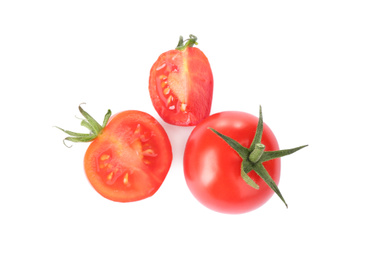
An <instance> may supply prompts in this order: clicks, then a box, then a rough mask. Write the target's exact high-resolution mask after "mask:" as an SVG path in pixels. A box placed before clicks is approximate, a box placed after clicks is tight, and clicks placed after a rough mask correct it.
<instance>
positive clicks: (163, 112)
mask: <svg viewBox="0 0 367 260" xmlns="http://www.w3.org/2000/svg"><path fill="white" fill-rule="evenodd" d="M149 93H150V98H151V100H152V103H153V106H154V108H155V110H156V111H157V113H158V114H159V116H160V117H161V118H162V119H163V120H164V121H165V122H166V123H169V124H173V125H179V126H193V125H197V124H198V123H199V122H200V121H202V120H203V119H204V118H206V117H208V116H209V115H210V110H211V105H212V97H213V73H212V70H211V67H210V64H209V61H208V58H207V57H206V56H205V54H204V53H203V52H202V51H201V50H200V49H198V48H195V47H188V48H186V49H185V50H183V51H181V50H170V51H167V52H165V53H162V54H161V55H160V56H159V57H158V59H157V61H156V62H155V63H154V64H153V66H152V68H151V70H150V77H149Z"/></svg>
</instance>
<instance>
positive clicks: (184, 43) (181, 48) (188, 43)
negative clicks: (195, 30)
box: [176, 34, 198, 51]
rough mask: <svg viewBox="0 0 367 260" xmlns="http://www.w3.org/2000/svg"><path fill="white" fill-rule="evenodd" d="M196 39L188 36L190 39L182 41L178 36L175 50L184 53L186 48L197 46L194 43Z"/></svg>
mask: <svg viewBox="0 0 367 260" xmlns="http://www.w3.org/2000/svg"><path fill="white" fill-rule="evenodd" d="M197 39H198V38H197V37H196V36H195V35H192V34H190V38H189V39H187V40H184V39H183V37H182V36H180V40H179V41H178V44H177V47H176V50H179V51H184V50H185V49H186V48H187V47H192V46H194V45H197V44H198V43H197V42H196V40H197Z"/></svg>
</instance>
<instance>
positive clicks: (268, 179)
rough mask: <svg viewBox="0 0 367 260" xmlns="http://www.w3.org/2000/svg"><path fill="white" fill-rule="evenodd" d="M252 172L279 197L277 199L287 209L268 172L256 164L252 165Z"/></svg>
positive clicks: (259, 164) (262, 166)
mask: <svg viewBox="0 0 367 260" xmlns="http://www.w3.org/2000/svg"><path fill="white" fill-rule="evenodd" d="M254 171H255V172H256V173H257V174H258V175H259V176H260V177H261V178H262V179H263V180H264V181H265V182H266V184H267V185H268V186H269V187H270V188H271V189H272V190H273V191H274V192H275V193H276V194H277V195H278V196H279V198H280V199H281V200H282V201H283V202H284V204H285V206H286V207H287V208H288V205H287V203H286V202H285V200H284V198H283V195H282V193H280V190H279V188H278V186H277V184H276V183H275V181H274V180H273V179H272V178H271V176H270V175H269V173H268V171H267V170H266V169H265V167H264V165H262V164H261V163H257V164H255V165H254Z"/></svg>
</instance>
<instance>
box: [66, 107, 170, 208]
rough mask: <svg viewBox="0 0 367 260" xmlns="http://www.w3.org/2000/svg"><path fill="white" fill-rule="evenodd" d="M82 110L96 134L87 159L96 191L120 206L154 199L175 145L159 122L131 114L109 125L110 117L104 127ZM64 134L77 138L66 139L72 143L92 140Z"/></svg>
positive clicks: (82, 135)
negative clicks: (172, 145)
mask: <svg viewBox="0 0 367 260" xmlns="http://www.w3.org/2000/svg"><path fill="white" fill-rule="evenodd" d="M79 108H80V107H79ZM80 110H81V112H82V114H83V115H84V116H85V117H86V118H87V120H88V121H85V120H83V122H84V126H87V127H88V128H89V129H90V130H91V131H92V134H91V135H89V136H92V137H93V136H94V137H93V138H92V140H93V142H92V143H91V144H90V146H89V147H88V149H87V151H86V153H85V157H84V169H85V173H86V175H87V177H88V180H89V182H90V183H91V184H92V186H93V187H94V189H95V190H96V191H97V192H98V193H100V194H101V195H102V196H103V197H105V198H107V199H110V200H113V201H118V202H130V201H137V200H141V199H145V198H147V197H150V196H152V195H153V194H154V193H155V192H156V191H157V190H158V189H159V187H160V186H161V184H162V183H163V181H164V179H165V177H166V175H167V173H168V170H169V168H170V166H171V162H172V148H171V143H170V141H169V139H168V136H167V134H166V132H165V130H164V129H163V127H162V126H161V125H160V124H159V122H158V121H157V120H156V119H155V118H153V117H152V116H150V115H149V114H147V113H145V112H141V111H136V110H130V111H124V112H121V113H119V114H117V115H115V116H114V117H113V118H112V119H111V120H110V121H109V122H108V124H107V121H108V119H106V118H107V117H109V116H107V115H106V118H105V123H104V125H103V126H100V125H94V124H98V123H97V122H95V120H93V118H91V117H89V115H88V114H87V113H86V112H85V111H84V110H83V109H81V108H80ZM61 130H63V129H61ZM63 131H64V132H66V133H68V134H70V135H72V136H74V137H68V138H66V140H69V141H75V142H80V141H83V138H84V139H88V134H76V133H73V132H70V131H65V130H63ZM78 138H79V139H78ZM89 139H90V138H89ZM89 139H88V140H84V141H90V140H89Z"/></svg>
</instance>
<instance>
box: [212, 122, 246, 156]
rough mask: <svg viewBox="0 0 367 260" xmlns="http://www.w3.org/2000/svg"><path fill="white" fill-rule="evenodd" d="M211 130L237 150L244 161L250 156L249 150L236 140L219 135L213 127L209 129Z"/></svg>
mask: <svg viewBox="0 0 367 260" xmlns="http://www.w3.org/2000/svg"><path fill="white" fill-rule="evenodd" d="M209 129H210V130H212V131H213V132H214V133H216V134H217V135H219V136H220V137H221V138H222V139H223V140H224V141H226V143H227V144H229V146H231V147H232V148H233V150H235V151H236V152H237V153H238V155H239V156H240V157H241V158H242V159H245V158H247V157H248V156H249V154H250V152H249V149H247V148H246V147H244V146H242V145H241V144H240V143H239V142H237V141H236V140H233V139H232V138H230V137H228V136H226V135H224V134H221V133H219V132H218V131H216V130H215V129H213V128H211V127H209Z"/></svg>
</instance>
